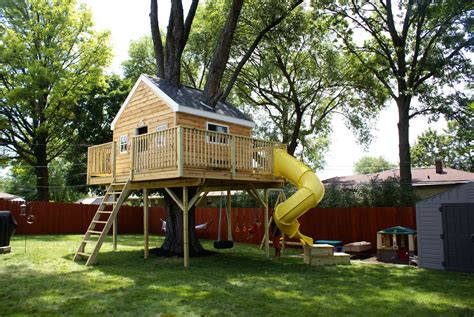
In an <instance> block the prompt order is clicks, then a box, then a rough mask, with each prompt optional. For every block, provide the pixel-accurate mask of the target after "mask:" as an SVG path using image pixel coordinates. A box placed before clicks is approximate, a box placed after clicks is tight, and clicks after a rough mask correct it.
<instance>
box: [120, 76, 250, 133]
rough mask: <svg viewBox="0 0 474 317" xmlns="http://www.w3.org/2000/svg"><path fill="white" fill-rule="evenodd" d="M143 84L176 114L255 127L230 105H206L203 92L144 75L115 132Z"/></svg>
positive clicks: (125, 103) (128, 97)
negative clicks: (181, 113)
mask: <svg viewBox="0 0 474 317" xmlns="http://www.w3.org/2000/svg"><path fill="white" fill-rule="evenodd" d="M142 82H143V83H145V84H146V85H147V86H148V87H150V88H151V89H152V90H153V92H155V93H156V94H157V95H158V96H159V97H160V98H162V99H164V100H165V101H166V102H167V103H168V105H169V106H170V107H171V109H172V110H173V111H174V112H184V113H189V114H193V115H197V116H201V117H206V118H209V119H214V120H220V121H225V122H231V123H235V124H239V125H243V126H247V127H251V128H253V127H255V123H254V122H253V121H252V120H251V119H249V118H248V117H247V116H246V115H245V114H244V113H242V112H241V111H240V110H239V109H237V108H236V107H234V106H232V105H231V104H229V103H225V102H221V101H219V102H218V103H217V105H216V107H215V108H213V107H211V106H208V105H206V103H205V102H204V100H205V99H204V94H203V91H202V90H199V89H195V88H191V87H188V86H180V87H176V86H174V85H171V84H170V83H169V82H168V81H166V80H163V79H160V78H157V77H153V76H149V75H145V74H142V75H141V76H140V78H138V80H137V82H136V83H135V85H134V86H133V88H132V90H131V91H130V93H129V94H128V96H127V99H126V100H125V102H124V103H123V104H122V107H121V108H120V110H119V112H118V113H117V115H116V116H115V119H114V121H112V125H111V128H112V130H114V128H115V124H116V123H117V121H118V119H119V118H120V115H121V114H122V113H123V111H124V110H125V108H126V106H127V104H128V102H129V101H130V99H131V97H132V96H133V93H134V92H135V90H136V89H137V87H138V85H139V84H140V83H142Z"/></svg>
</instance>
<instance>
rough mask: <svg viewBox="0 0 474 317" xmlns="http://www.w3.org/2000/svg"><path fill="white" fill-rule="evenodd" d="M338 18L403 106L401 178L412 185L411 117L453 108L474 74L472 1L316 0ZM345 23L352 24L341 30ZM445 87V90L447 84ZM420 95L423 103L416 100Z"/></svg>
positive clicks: (361, 58)
mask: <svg viewBox="0 0 474 317" xmlns="http://www.w3.org/2000/svg"><path fill="white" fill-rule="evenodd" d="M313 5H314V7H315V8H316V10H320V8H324V10H321V11H323V12H325V13H329V14H331V15H332V17H333V25H334V26H337V27H333V28H332V29H333V30H334V31H335V32H336V33H337V34H338V37H339V39H340V40H341V42H342V46H343V47H344V49H346V50H347V51H348V52H350V53H351V54H353V56H355V57H356V59H357V61H358V62H359V63H360V64H361V65H363V66H364V67H365V68H367V69H368V70H369V71H371V72H372V73H373V74H374V75H375V76H376V77H377V79H378V80H379V81H380V82H381V83H382V84H383V85H384V87H385V89H386V90H387V92H388V93H389V94H390V96H391V97H392V99H393V100H394V101H395V102H396V104H397V107H398V117H399V123H398V135H399V158H400V182H401V184H402V185H403V186H411V169H410V164H411V157H410V144H409V120H410V119H411V118H413V117H414V116H416V115H419V114H435V115H439V113H440V112H441V113H451V114H452V110H453V109H452V108H451V107H450V105H451V103H446V100H445V99H446V98H449V97H450V96H451V97H452V95H453V94H454V95H457V96H459V95H461V94H462V93H461V92H460V91H459V90H456V89H454V88H455V87H456V85H459V84H460V83H462V82H463V81H469V80H470V78H471V77H472V59H471V58H470V57H469V54H468V52H470V51H472V48H473V43H474V39H473V37H472V34H473V29H472V21H473V14H474V11H473V10H472V9H473V8H474V3H473V2H472V1H458V0H449V1H430V0H420V1H412V0H411V1H399V2H397V3H396V4H392V2H391V1H389V0H387V1H374V0H369V1H343V0H341V1H327V0H322V1H313ZM340 25H344V26H346V29H345V30H344V31H339V27H340ZM442 87H443V88H444V89H442ZM414 99H415V100H416V99H418V100H419V101H420V103H418V104H416V103H413V102H412V101H413V100H414Z"/></svg>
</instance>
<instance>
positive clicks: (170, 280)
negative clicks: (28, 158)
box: [0, 235, 474, 316]
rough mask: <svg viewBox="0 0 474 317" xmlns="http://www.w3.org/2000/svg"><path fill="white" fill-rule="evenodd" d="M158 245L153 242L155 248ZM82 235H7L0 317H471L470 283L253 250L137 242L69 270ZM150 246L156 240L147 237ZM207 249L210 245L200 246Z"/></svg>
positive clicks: (470, 279) (471, 278)
mask: <svg viewBox="0 0 474 317" xmlns="http://www.w3.org/2000/svg"><path fill="white" fill-rule="evenodd" d="M157 240H159V241H158V242H157ZM79 241H80V236H78V235H66V236H65V235H62V236H30V237H28V240H27V250H26V254H25V253H24V240H23V237H21V236H20V237H18V236H17V237H14V239H13V241H12V243H11V245H12V248H13V251H14V252H13V253H11V254H6V255H1V256H0V316H9V315H16V316H21V315H42V316H55V315H88V316H99V315H100V316H112V315H125V316H151V315H162V316H176V315H177V316H181V315H186V316H189V315H193V316H194V315H205V316H212V315H231V316H232V315H242V316H244V315H245V316H262V315H264V316H270V315H271V316H276V315H279V316H292V315H295V316H296V315H297V316H318V315H322V316H340V315H351V316H353V315H355V316H379V315H393V316H400V315H402V316H433V315H439V316H449V315H451V316H460V315H461V316H473V315H474V275H473V274H463V273H454V272H444V271H434V270H424V269H416V268H413V267H393V266H387V265H370V264H360V263H353V264H352V265H350V266H328V267H314V266H309V265H305V264H303V263H302V259H299V258H290V257H286V258H285V257H284V258H281V259H277V260H266V259H265V258H264V256H263V253H262V252H261V251H259V250H258V249H257V248H256V247H255V246H253V245H244V244H237V245H236V247H235V248H234V249H230V250H221V251H219V253H218V254H217V255H215V256H211V257H206V258H192V259H191V267H190V268H188V269H185V268H183V266H182V259H179V258H157V257H155V256H151V257H150V258H149V259H148V260H147V261H145V260H143V258H142V238H141V237H140V236H119V250H118V251H116V252H112V249H111V245H110V243H106V244H105V245H104V248H103V249H102V252H101V253H100V255H99V264H98V265H96V266H94V267H86V266H84V264H83V263H76V262H73V261H72V260H71V259H72V255H73V252H74V251H75V249H76V247H77V246H78V243H79ZM153 243H154V244H155V245H158V244H160V243H161V238H157V237H153ZM203 244H204V246H205V247H206V248H207V249H211V248H212V246H211V242H210V241H203Z"/></svg>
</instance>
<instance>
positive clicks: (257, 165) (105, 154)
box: [88, 126, 277, 176]
mask: <svg viewBox="0 0 474 317" xmlns="http://www.w3.org/2000/svg"><path fill="white" fill-rule="evenodd" d="M275 146H277V143H274V142H270V141H264V140H257V139H252V138H249V137H244V136H238V135H232V134H225V133H219V132H213V131H207V130H200V129H194V128H186V127H181V126H178V127H175V128H170V129H167V130H163V131H157V132H151V133H147V134H143V135H139V136H135V137H133V138H132V140H131V164H130V168H131V174H132V175H136V174H143V173H149V172H157V171H160V170H169V169H178V171H179V173H178V174H179V175H181V176H182V175H183V170H184V169H190V170H200V169H203V170H212V171H217V172H219V171H226V172H231V173H232V176H235V175H236V174H237V173H246V174H257V173H258V174H269V175H271V174H272V173H273V148H274V147H275ZM112 148H115V146H114V143H113V142H110V143H107V144H102V145H97V146H94V147H90V148H89V151H88V155H89V156H88V168H89V169H88V175H89V176H112V173H113V166H114V165H115V164H114V163H113V162H114V156H113V155H112V153H113V152H115V151H113V150H112Z"/></svg>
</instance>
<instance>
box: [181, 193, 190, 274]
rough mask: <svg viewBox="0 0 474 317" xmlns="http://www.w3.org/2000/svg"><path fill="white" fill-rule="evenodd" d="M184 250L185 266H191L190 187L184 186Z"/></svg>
mask: <svg viewBox="0 0 474 317" xmlns="http://www.w3.org/2000/svg"><path fill="white" fill-rule="evenodd" d="M182 210H183V251H184V254H183V256H184V267H189V228H188V226H189V213H188V211H189V207H188V188H187V187H183V209H182Z"/></svg>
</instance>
